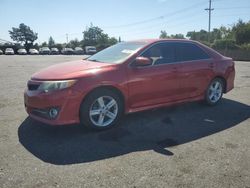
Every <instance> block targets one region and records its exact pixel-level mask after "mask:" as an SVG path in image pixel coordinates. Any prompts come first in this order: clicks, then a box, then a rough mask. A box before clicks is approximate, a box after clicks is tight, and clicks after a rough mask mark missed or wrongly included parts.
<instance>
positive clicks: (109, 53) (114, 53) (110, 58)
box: [88, 42, 147, 63]
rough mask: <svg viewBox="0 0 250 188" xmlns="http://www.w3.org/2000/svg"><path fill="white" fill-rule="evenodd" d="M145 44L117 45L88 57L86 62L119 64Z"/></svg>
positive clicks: (124, 43)
mask: <svg viewBox="0 0 250 188" xmlns="http://www.w3.org/2000/svg"><path fill="white" fill-rule="evenodd" d="M146 44H147V43H145V42H122V43H118V44H116V45H114V46H111V47H109V48H106V49H104V50H102V51H100V52H98V53H97V54H95V55H93V56H91V57H89V58H88V60H90V61H99V62H104V63H121V62H123V61H124V60H126V59H127V58H128V57H129V56H131V55H132V54H134V53H135V52H137V51H138V50H139V49H141V48H142V47H143V46H145V45H146Z"/></svg>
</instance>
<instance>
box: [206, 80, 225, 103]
mask: <svg viewBox="0 0 250 188" xmlns="http://www.w3.org/2000/svg"><path fill="white" fill-rule="evenodd" d="M223 90H224V83H223V81H222V80H221V79H219V78H215V79H214V80H213V81H212V82H211V83H210V84H209V86H208V88H207V91H206V96H205V101H206V103H207V104H208V105H216V104H217V103H218V102H219V101H220V100H221V98H222V95H223Z"/></svg>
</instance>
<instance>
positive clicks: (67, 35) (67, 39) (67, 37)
mask: <svg viewBox="0 0 250 188" xmlns="http://www.w3.org/2000/svg"><path fill="white" fill-rule="evenodd" d="M66 41H67V44H68V42H69V34H68V33H66Z"/></svg>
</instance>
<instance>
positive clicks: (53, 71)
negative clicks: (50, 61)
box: [24, 40, 235, 129]
mask: <svg viewBox="0 0 250 188" xmlns="http://www.w3.org/2000/svg"><path fill="white" fill-rule="evenodd" d="M234 77H235V69H234V62H233V60H232V59H231V58H228V57H225V56H222V55H221V54H219V53H218V52H216V51H214V50H213V49H210V48H209V47H207V46H205V45H203V44H201V43H199V42H195V41H190V40H140V41H132V42H122V43H118V44H116V45H114V46H111V47H109V48H107V49H105V50H103V51H100V52H99V53H97V54H95V55H93V56H91V57H89V58H88V59H86V60H79V61H74V62H67V63H62V64H57V65H54V66H51V67H48V68H46V69H44V70H41V71H40V72H38V73H35V74H34V75H33V76H32V77H31V79H30V80H29V81H28V84H27V85H28V87H27V89H26V91H25V93H24V101H25V107H26V110H27V112H28V114H29V115H30V116H31V117H32V118H34V119H37V120H39V121H42V122H45V123H48V124H52V125H61V124H73V123H81V124H83V125H85V126H88V127H91V128H95V129H106V128H110V127H112V126H114V125H115V124H117V122H118V120H119V119H120V117H121V116H122V115H123V114H124V113H125V114H126V113H131V112H137V111H142V110H147V109H152V108H158V107H162V106H168V105H173V104H177V103H183V102H188V101H198V100H204V101H205V102H206V103H207V104H209V105H215V104H217V103H218V102H219V101H220V99H221V97H222V95H223V93H227V92H228V91H230V90H232V89H233V87H234Z"/></svg>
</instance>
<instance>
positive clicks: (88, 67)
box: [31, 60, 114, 80]
mask: <svg viewBox="0 0 250 188" xmlns="http://www.w3.org/2000/svg"><path fill="white" fill-rule="evenodd" d="M113 66H114V65H113V64H110V63H103V62H93V61H87V60H79V61H72V62H66V63H60V64H57V65H52V66H50V67H48V68H45V69H42V70H41V71H39V72H37V73H35V74H33V75H32V77H31V79H32V80H64V79H73V78H79V77H83V76H87V75H90V74H92V75H93V74H97V73H98V72H100V71H103V70H104V69H106V68H108V67H109V68H111V67H113Z"/></svg>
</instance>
